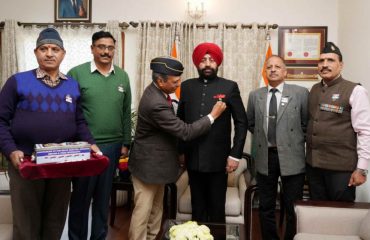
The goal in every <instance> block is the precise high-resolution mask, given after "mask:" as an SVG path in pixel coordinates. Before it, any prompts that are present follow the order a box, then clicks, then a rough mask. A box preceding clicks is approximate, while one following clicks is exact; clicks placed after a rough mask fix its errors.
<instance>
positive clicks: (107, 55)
mask: <svg viewBox="0 0 370 240" xmlns="http://www.w3.org/2000/svg"><path fill="white" fill-rule="evenodd" d="M100 57H107V58H111V56H110V55H109V54H102V55H100Z"/></svg>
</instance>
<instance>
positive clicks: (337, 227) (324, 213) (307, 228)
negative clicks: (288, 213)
mask: <svg viewBox="0 0 370 240" xmlns="http://www.w3.org/2000/svg"><path fill="white" fill-rule="evenodd" d="M355 205H356V203H337V202H315V201H307V202H304V201H298V202H296V204H295V213H296V223H297V233H311V234H335V235H357V234H358V233H359V229H360V226H361V223H362V220H363V219H364V217H365V215H366V214H367V212H368V211H369V209H368V208H366V207H365V208H358V207H355ZM368 206H369V207H370V204H369V205H368Z"/></svg>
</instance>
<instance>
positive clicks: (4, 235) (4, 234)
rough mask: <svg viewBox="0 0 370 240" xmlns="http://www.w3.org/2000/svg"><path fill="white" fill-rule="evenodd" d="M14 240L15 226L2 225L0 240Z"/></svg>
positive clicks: (0, 225)
mask: <svg viewBox="0 0 370 240" xmlns="http://www.w3.org/2000/svg"><path fill="white" fill-rule="evenodd" d="M11 239H13V224H0V240H11Z"/></svg>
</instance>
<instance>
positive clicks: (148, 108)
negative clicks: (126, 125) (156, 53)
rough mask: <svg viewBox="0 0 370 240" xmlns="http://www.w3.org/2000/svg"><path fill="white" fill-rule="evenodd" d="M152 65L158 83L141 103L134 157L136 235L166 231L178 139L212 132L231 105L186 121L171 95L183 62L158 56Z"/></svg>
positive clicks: (132, 235)
mask: <svg viewBox="0 0 370 240" xmlns="http://www.w3.org/2000/svg"><path fill="white" fill-rule="evenodd" d="M150 69H152V70H153V73H152V78H153V82H152V83H151V84H150V85H149V86H148V87H147V88H146V89H145V91H144V93H143V96H142V98H141V100H140V103H139V109H138V120H137V128H136V133H135V139H134V143H133V147H132V149H131V152H130V157H129V162H128V166H129V170H130V172H131V174H132V182H133V185H134V192H135V208H134V210H133V213H132V218H131V224H130V230H129V239H130V240H143V239H147V240H153V239H155V238H156V236H157V234H158V232H159V230H160V226H161V220H162V211H163V196H164V186H165V184H166V183H171V182H174V181H176V179H177V174H178V170H179V162H178V159H179V156H178V153H177V139H181V140H184V141H186V140H191V139H193V138H196V137H198V136H200V135H202V134H204V133H206V132H207V131H209V129H210V128H211V125H212V123H213V122H214V121H215V119H217V118H218V117H219V116H220V115H221V113H222V112H223V111H224V110H225V108H226V105H225V103H223V102H217V103H216V104H214V106H213V108H212V109H211V111H208V113H209V114H208V113H207V114H208V115H207V114H205V115H204V117H202V118H200V119H199V121H196V122H194V123H192V124H186V123H184V122H183V121H181V120H180V119H179V118H177V117H176V115H175V112H174V111H173V108H172V103H171V98H170V96H169V94H171V93H174V92H175V90H176V88H177V87H178V86H179V85H180V81H181V74H182V72H183V69H184V67H183V65H182V63H181V62H180V61H178V60H177V59H175V58H172V57H157V58H154V59H153V60H152V61H151V63H150Z"/></svg>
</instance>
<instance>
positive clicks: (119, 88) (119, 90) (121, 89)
mask: <svg viewBox="0 0 370 240" xmlns="http://www.w3.org/2000/svg"><path fill="white" fill-rule="evenodd" d="M124 91H125V90H124V89H123V85H122V84H120V85H119V86H118V92H122V93H123V92H124Z"/></svg>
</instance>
